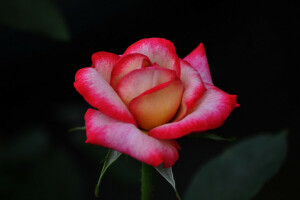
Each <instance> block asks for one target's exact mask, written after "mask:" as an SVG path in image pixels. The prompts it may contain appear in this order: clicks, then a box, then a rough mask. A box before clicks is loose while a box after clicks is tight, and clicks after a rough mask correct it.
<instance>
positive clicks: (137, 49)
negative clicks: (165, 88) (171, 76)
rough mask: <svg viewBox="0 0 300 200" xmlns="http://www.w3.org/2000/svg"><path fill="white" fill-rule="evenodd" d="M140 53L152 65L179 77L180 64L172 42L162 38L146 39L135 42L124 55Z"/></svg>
mask: <svg viewBox="0 0 300 200" xmlns="http://www.w3.org/2000/svg"><path fill="white" fill-rule="evenodd" d="M131 53H141V54H143V55H146V56H147V57H148V58H149V59H150V61H151V62H152V63H157V64H158V65H160V66H161V67H164V68H168V69H172V70H174V71H176V73H177V76H178V77H180V63H179V59H178V56H177V54H176V51H175V47H174V45H173V43H172V42H170V41H168V40H166V39H163V38H148V39H142V40H139V41H137V42H136V43H134V44H132V45H131V46H129V47H128V48H127V49H126V51H125V53H124V55H126V54H131Z"/></svg>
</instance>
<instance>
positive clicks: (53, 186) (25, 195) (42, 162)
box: [0, 149, 87, 200]
mask: <svg viewBox="0 0 300 200" xmlns="http://www.w3.org/2000/svg"><path fill="white" fill-rule="evenodd" d="M38 161H39V162H36V163H31V164H27V165H25V164H24V163H19V164H18V166H14V165H10V166H7V168H6V169H4V170H5V171H4V173H3V174H2V173H0V175H1V181H0V184H1V188H0V199H23V200H27V199H28V200H29V199H30V200H37V199H43V200H53V199H55V200H65V199H72V200H80V199H85V198H86V195H87V183H86V182H85V181H86V177H85V176H84V174H85V172H84V170H82V169H81V168H80V167H79V163H78V162H76V161H75V160H74V159H73V157H72V155H71V154H69V153H68V152H66V151H65V150H63V149H55V150H54V151H51V152H48V153H47V154H44V155H43V156H42V157H41V158H39V159H38ZM0 171H1V170H0ZM2 179H4V180H2ZM3 186H5V187H4V188H2V187H3Z"/></svg>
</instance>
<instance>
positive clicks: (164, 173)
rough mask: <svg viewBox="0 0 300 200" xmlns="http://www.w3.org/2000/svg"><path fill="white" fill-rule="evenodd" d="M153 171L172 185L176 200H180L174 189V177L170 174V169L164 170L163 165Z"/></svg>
mask: <svg viewBox="0 0 300 200" xmlns="http://www.w3.org/2000/svg"><path fill="white" fill-rule="evenodd" d="M155 169H156V170H157V171H158V172H159V173H160V175H162V176H163V177H164V178H165V179H166V180H167V181H168V182H169V183H170V184H171V185H172V187H173V188H174V190H175V193H176V197H177V199H179V200H180V199H181V198H180V196H179V194H178V191H177V189H176V185H175V180H174V176H173V172H172V167H170V168H164V167H163V165H159V166H158V167H156V168H155Z"/></svg>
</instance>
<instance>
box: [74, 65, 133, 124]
mask: <svg viewBox="0 0 300 200" xmlns="http://www.w3.org/2000/svg"><path fill="white" fill-rule="evenodd" d="M74 86H75V88H76V90H77V91H78V92H79V93H80V94H81V95H82V96H83V98H84V99H85V100H86V101H87V102H88V103H89V104H90V105H92V106H94V107H95V108H97V109H99V110H100V111H101V112H103V113H104V114H106V115H108V116H110V117H112V118H115V119H118V120H120V121H124V122H129V123H133V124H136V123H135V120H134V118H133V116H132V115H131V114H130V112H129V111H128V109H127V107H126V106H125V104H124V103H123V102H122V100H121V99H120V97H119V96H118V94H117V93H116V92H115V91H114V90H113V89H112V87H110V85H109V84H108V83H107V82H106V81H105V79H104V78H103V77H102V76H101V75H100V74H99V73H98V72H97V71H96V69H94V68H91V67H86V68H82V69H80V70H78V72H77V73H76V76H75V82H74Z"/></svg>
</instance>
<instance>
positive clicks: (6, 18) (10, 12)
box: [0, 0, 70, 41]
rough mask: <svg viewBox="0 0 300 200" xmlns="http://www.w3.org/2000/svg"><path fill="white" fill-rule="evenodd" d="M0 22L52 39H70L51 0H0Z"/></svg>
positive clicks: (61, 17) (61, 18)
mask: <svg viewBox="0 0 300 200" xmlns="http://www.w3.org/2000/svg"><path fill="white" fill-rule="evenodd" d="M0 23H1V24H3V25H6V26H9V27H12V28H15V29H19V30H23V31H28V32H33V33H39V34H42V35H45V36H47V37H51V38H53V39H58V40H62V41H68V40H69V39H70V34H69V31H68V29H67V26H66V24H65V22H64V19H63V16H62V15H61V14H60V12H59V10H58V8H57V7H56V6H55V5H54V3H53V2H52V1H51V0H26V1H25V0H9V1H0Z"/></svg>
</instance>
